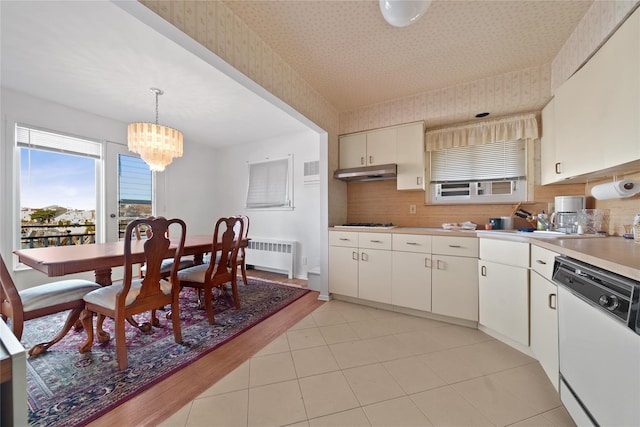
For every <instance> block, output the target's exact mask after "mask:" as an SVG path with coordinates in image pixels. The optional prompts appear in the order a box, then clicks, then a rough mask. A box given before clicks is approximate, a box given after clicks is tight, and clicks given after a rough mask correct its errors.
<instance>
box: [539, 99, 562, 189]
mask: <svg viewBox="0 0 640 427" xmlns="http://www.w3.org/2000/svg"><path fill="white" fill-rule="evenodd" d="M555 107H556V102H555V98H553V99H551V101H549V103H548V104H547V105H546V106H545V107H544V108H543V109H542V137H541V138H540V145H541V147H542V149H541V153H540V181H541V183H542V185H545V184H551V183H553V182H555V181H556V180H557V179H558V177H557V176H556V167H555V164H556V130H555V114H556V108H555Z"/></svg>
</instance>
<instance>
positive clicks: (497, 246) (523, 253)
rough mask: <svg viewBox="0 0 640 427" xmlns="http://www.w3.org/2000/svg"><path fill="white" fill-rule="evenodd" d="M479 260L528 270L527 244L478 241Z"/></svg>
mask: <svg viewBox="0 0 640 427" xmlns="http://www.w3.org/2000/svg"><path fill="white" fill-rule="evenodd" d="M480 259H481V260H483V261H493V262H497V263H499V264H506V265H513V266H515V267H522V268H529V243H523V242H509V241H507V240H496V239H480Z"/></svg>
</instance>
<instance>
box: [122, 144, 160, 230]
mask: <svg viewBox="0 0 640 427" xmlns="http://www.w3.org/2000/svg"><path fill="white" fill-rule="evenodd" d="M152 181H153V180H152V175H151V170H150V169H149V166H148V165H147V164H146V163H145V162H144V160H142V159H141V158H139V157H134V156H127V155H124V154H119V155H118V234H119V237H120V238H122V237H123V236H124V231H125V229H126V228H127V224H128V223H129V222H130V221H131V220H133V219H135V218H139V217H148V216H150V215H151V214H152V212H153V203H152V201H153V200H152V194H153V192H152Z"/></svg>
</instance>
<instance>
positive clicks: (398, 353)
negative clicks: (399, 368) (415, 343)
mask: <svg viewBox="0 0 640 427" xmlns="http://www.w3.org/2000/svg"><path fill="white" fill-rule="evenodd" d="M365 341H366V342H367V343H368V344H369V347H370V348H371V351H373V353H374V354H375V356H376V358H377V359H378V361H379V362H386V361H388V360H396V359H404V358H406V357H409V356H411V355H412V352H411V350H410V349H409V348H408V347H407V346H406V345H405V344H404V343H402V342H401V341H400V340H398V338H396V337H395V336H394V335H387V336H384V337H378V338H370V339H368V340H365Z"/></svg>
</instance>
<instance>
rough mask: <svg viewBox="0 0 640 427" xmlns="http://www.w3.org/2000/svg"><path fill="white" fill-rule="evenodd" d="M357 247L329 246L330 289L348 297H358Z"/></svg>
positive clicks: (358, 254)
mask: <svg viewBox="0 0 640 427" xmlns="http://www.w3.org/2000/svg"><path fill="white" fill-rule="evenodd" d="M359 259H360V253H359V252H358V248H357V247H340V246H330V247H329V291H331V292H332V293H335V294H339V295H345V296H348V297H354V298H357V297H358V264H359V262H358V261H359Z"/></svg>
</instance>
